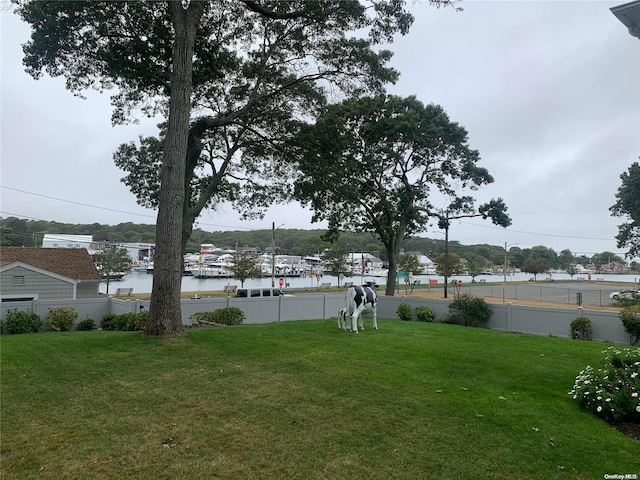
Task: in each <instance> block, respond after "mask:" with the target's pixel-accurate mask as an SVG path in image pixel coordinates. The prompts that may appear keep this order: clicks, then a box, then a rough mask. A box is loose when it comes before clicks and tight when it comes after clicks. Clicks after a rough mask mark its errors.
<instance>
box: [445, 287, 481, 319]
mask: <svg viewBox="0 0 640 480" xmlns="http://www.w3.org/2000/svg"><path fill="white" fill-rule="evenodd" d="M489 318H491V306H490V305H489V304H488V303H487V302H485V301H484V299H482V298H478V297H474V296H472V295H469V294H467V293H463V294H460V295H458V296H457V297H456V298H455V300H453V301H452V302H451V303H450V304H449V317H448V319H447V320H446V323H453V324H456V325H464V326H466V327H477V326H479V325H481V324H483V323H486V322H488V321H489Z"/></svg>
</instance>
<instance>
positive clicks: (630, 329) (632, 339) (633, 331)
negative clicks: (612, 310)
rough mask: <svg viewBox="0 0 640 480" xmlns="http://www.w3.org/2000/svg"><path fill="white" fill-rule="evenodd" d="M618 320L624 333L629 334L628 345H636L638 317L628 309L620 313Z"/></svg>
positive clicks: (639, 328)
mask: <svg viewBox="0 0 640 480" xmlns="http://www.w3.org/2000/svg"><path fill="white" fill-rule="evenodd" d="M620 320H622V325H623V326H624V330H625V332H627V333H628V334H629V343H630V344H631V345H637V344H638V340H640V315H639V314H638V313H636V312H634V311H633V310H631V309H629V308H625V309H624V310H622V311H621V312H620Z"/></svg>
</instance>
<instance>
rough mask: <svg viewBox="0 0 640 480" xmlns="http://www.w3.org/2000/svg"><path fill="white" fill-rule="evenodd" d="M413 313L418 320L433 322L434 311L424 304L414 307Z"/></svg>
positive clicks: (434, 317)
mask: <svg viewBox="0 0 640 480" xmlns="http://www.w3.org/2000/svg"><path fill="white" fill-rule="evenodd" d="M415 314H416V320H418V321H419V322H433V321H434V320H435V319H436V314H435V312H434V311H433V310H431V309H430V308H429V307H427V306H426V305H421V306H419V307H416V309H415Z"/></svg>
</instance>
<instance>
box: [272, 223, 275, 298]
mask: <svg viewBox="0 0 640 480" xmlns="http://www.w3.org/2000/svg"><path fill="white" fill-rule="evenodd" d="M275 271H276V222H272V223H271V288H274V287H275V286H276V278H275Z"/></svg>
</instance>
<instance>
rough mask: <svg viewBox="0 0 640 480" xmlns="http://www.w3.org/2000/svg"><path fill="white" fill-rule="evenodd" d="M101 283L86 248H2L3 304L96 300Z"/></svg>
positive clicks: (1, 277) (0, 257) (0, 255)
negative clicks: (32, 301)
mask: <svg viewBox="0 0 640 480" xmlns="http://www.w3.org/2000/svg"><path fill="white" fill-rule="evenodd" d="M101 279H102V277H101V276H100V273H99V272H98V270H97V269H96V266H95V265H94V263H93V260H92V258H91V255H89V252H88V251H87V249H86V248H66V247H65V248H37V247H1V248H0V292H1V295H0V297H1V298H2V301H3V302H8V301H14V302H15V301H27V300H48V299H62V300H67V299H68V300H78V299H83V298H95V297H98V296H99V295H100V293H99V287H100V280H101Z"/></svg>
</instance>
